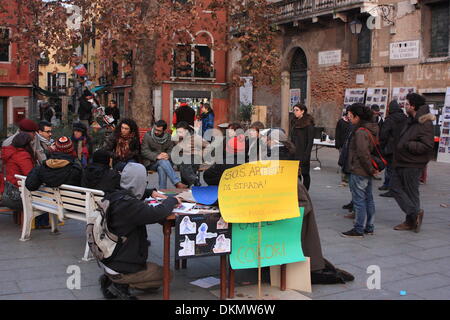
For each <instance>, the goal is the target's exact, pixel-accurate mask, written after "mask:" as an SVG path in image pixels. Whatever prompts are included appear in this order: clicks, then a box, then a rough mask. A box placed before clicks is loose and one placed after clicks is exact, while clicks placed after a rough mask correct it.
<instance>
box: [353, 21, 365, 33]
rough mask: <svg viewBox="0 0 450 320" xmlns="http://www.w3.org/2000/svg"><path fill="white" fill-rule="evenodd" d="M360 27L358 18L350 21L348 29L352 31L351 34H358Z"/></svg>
mask: <svg viewBox="0 0 450 320" xmlns="http://www.w3.org/2000/svg"><path fill="white" fill-rule="evenodd" d="M362 27H363V25H362V23H361V21H359V20H358V19H355V20H353V21H352V22H350V30H351V31H352V33H353V34H360V33H361V30H362Z"/></svg>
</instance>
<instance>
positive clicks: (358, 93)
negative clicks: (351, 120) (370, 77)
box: [342, 88, 366, 114]
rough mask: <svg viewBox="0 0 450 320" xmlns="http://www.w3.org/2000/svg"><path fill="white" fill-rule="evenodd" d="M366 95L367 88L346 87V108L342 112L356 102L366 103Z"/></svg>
mask: <svg viewBox="0 0 450 320" xmlns="http://www.w3.org/2000/svg"><path fill="white" fill-rule="evenodd" d="M365 95H366V89H365V88H350V89H345V96H344V109H343V111H342V114H344V113H345V110H346V109H347V107H349V106H351V105H352V104H354V103H363V104H364V100H365V99H364V97H365Z"/></svg>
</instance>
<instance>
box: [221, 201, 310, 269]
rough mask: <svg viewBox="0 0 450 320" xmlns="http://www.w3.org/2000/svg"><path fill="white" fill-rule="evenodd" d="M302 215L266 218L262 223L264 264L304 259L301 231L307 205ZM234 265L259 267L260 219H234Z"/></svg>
mask: <svg viewBox="0 0 450 320" xmlns="http://www.w3.org/2000/svg"><path fill="white" fill-rule="evenodd" d="M299 209H300V217H297V218H291V219H285V220H279V221H270V222H263V223H262V225H261V227H262V228H261V249H260V255H261V257H260V260H261V265H260V266H261V267H267V266H274V265H280V264H286V263H292V262H298V261H305V260H306V258H305V256H304V255H303V250H302V243H301V233H302V224H303V214H304V213H303V212H304V208H299ZM232 234H233V240H232V241H231V247H232V250H231V255H230V263H231V267H232V268H233V269H235V270H237V269H250V268H258V223H233V224H232Z"/></svg>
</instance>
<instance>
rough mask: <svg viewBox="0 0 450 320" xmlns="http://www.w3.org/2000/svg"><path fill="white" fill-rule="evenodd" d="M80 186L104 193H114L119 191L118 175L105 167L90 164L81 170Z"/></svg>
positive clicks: (99, 164) (98, 164)
mask: <svg viewBox="0 0 450 320" xmlns="http://www.w3.org/2000/svg"><path fill="white" fill-rule="evenodd" d="M81 186H82V187H84V188H90V189H97V190H102V191H103V192H105V193H108V192H114V191H116V190H119V189H120V174H119V173H118V172H117V171H116V170H113V169H110V168H109V166H107V165H104V164H101V163H91V164H89V165H88V166H87V167H86V169H84V170H83V176H82V178H81Z"/></svg>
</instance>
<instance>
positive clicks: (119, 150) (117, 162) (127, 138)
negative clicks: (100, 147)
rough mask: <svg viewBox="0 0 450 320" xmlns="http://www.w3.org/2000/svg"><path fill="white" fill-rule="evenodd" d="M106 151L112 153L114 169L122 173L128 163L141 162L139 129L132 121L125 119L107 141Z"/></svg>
mask: <svg viewBox="0 0 450 320" xmlns="http://www.w3.org/2000/svg"><path fill="white" fill-rule="evenodd" d="M105 150H108V151H109V152H111V156H112V158H113V167H114V168H116V169H117V170H118V171H122V170H121V169H123V167H125V165H126V164H127V163H128V162H137V163H140V162H141V142H140V141H139V129H138V126H137V124H136V122H135V121H134V120H132V119H123V120H121V121H120V122H119V125H118V126H117V127H116V128H115V129H114V133H113V135H112V136H111V137H110V138H109V139H108V140H107V141H106V145H105Z"/></svg>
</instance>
